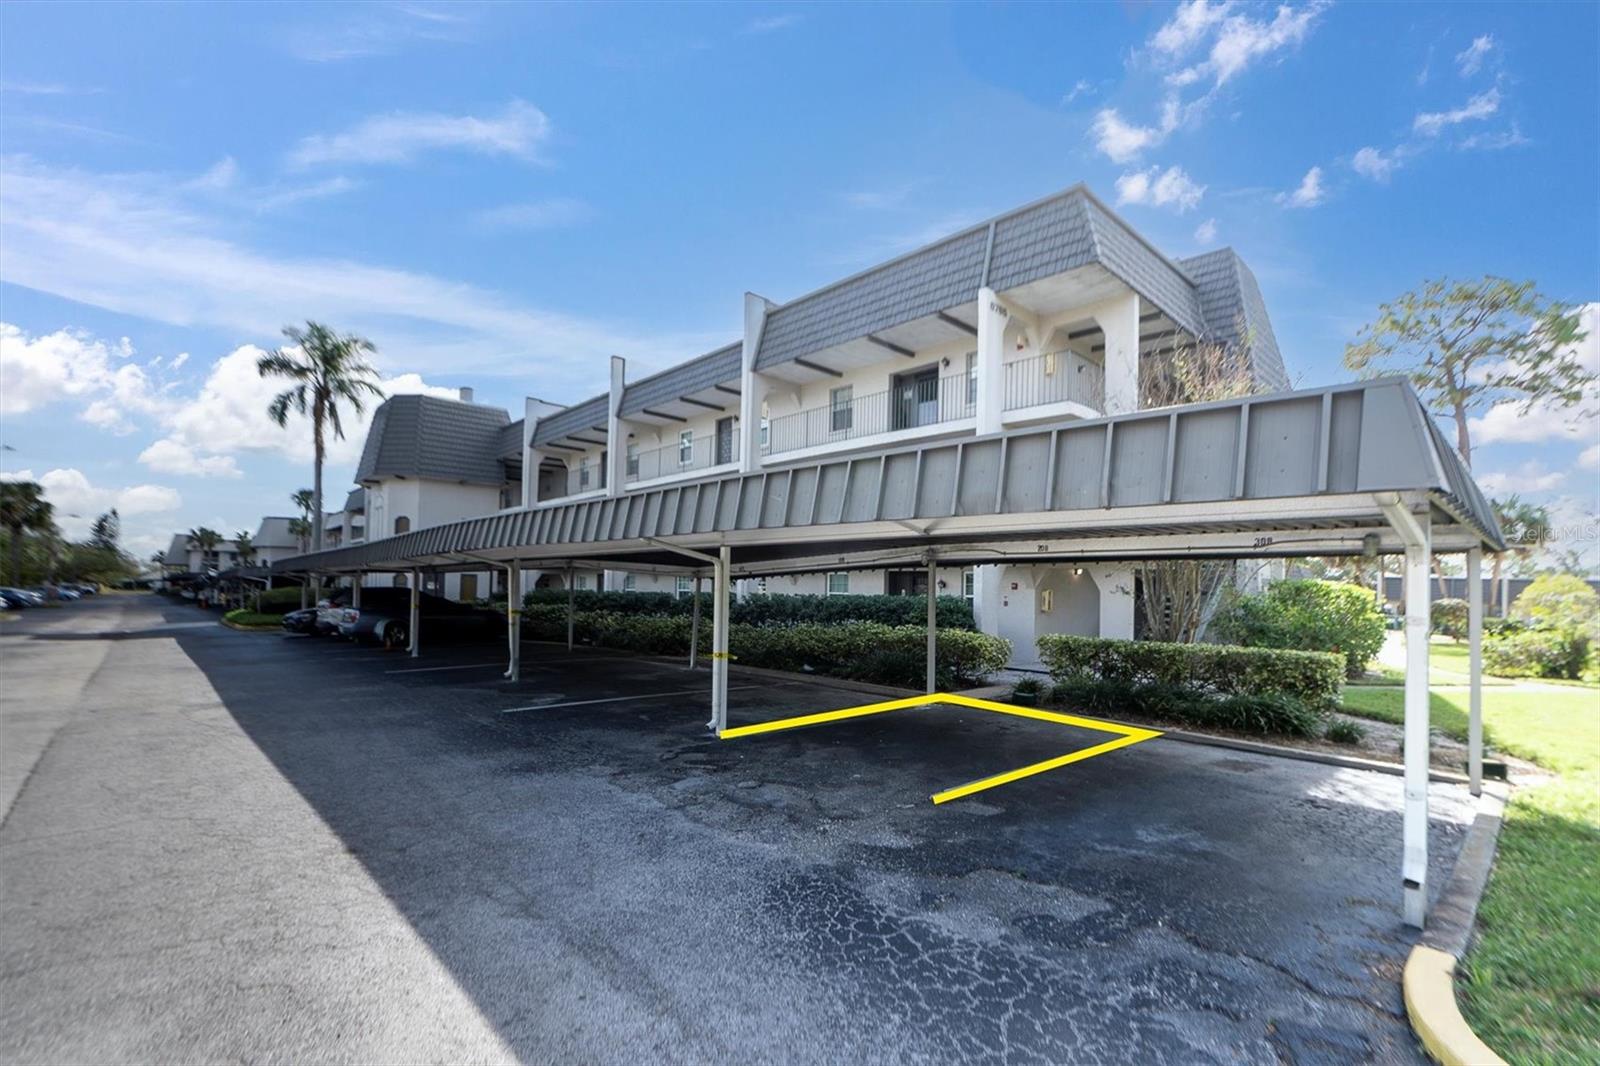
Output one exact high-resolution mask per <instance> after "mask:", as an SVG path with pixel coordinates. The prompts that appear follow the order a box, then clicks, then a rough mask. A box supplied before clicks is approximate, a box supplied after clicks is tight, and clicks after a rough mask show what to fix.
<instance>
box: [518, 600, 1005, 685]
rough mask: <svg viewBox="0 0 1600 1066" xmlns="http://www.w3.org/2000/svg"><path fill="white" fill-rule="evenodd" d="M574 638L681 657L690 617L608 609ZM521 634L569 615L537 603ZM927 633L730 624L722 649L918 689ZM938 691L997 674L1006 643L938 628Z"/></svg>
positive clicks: (547, 635) (549, 631)
mask: <svg viewBox="0 0 1600 1066" xmlns="http://www.w3.org/2000/svg"><path fill="white" fill-rule="evenodd" d="M573 622H574V636H575V637H576V639H577V640H578V642H579V643H581V644H592V645H594V646H596V647H602V648H620V649H624V650H627V651H635V652H639V653H641V654H644V655H687V654H688V652H689V630H690V619H689V617H688V616H686V615H683V614H672V615H640V614H618V613H615V612H611V611H579V612H577V613H576V615H575V616H574V619H573ZM523 627H524V632H525V633H526V634H527V635H528V636H530V637H535V638H538V639H542V640H565V639H566V635H567V611H566V605H565V603H564V602H563V603H562V605H561V606H555V605H552V604H538V605H535V606H531V607H529V608H528V609H527V612H526V613H525V614H524V615H523ZM926 640H927V633H926V631H925V630H924V629H923V627H922V626H888V625H883V624H881V623H878V622H840V623H837V624H832V625H819V624H815V623H800V624H796V625H766V626H753V625H742V624H738V625H736V624H730V625H729V626H728V646H729V650H730V651H731V653H732V654H733V657H734V660H735V661H737V662H739V663H741V664H743V665H745V666H763V667H768V668H770V669H773V670H792V671H797V672H810V673H817V674H826V675H828V676H830V677H842V678H849V679H851V680H855V681H870V682H874V683H877V684H883V685H911V686H920V685H921V684H922V682H923V680H924V677H923V671H924V669H925V664H924V658H923V657H924V654H925V647H926ZM938 641H939V643H938V662H937V667H938V681H939V685H940V687H955V686H970V685H975V684H978V683H980V682H981V681H982V680H983V679H984V678H985V677H986V676H987V675H989V674H991V673H993V672H994V671H996V670H1000V669H1003V668H1004V667H1005V665H1006V663H1007V662H1008V661H1010V658H1011V644H1010V642H1009V641H1005V640H1001V639H1000V638H999V637H991V636H988V635H986V634H983V633H977V632H973V631H971V630H964V629H948V630H944V629H941V630H940V631H939V637H938ZM700 650H701V651H702V652H705V653H707V654H709V653H710V651H711V625H710V620H709V619H702V620H701V626H700Z"/></svg>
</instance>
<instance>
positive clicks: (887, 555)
mask: <svg viewBox="0 0 1600 1066" xmlns="http://www.w3.org/2000/svg"><path fill="white" fill-rule="evenodd" d="M611 492H612V494H611V495H610V496H607V497H605V498H603V499H585V500H582V501H577V502H573V503H561V502H559V501H551V502H549V503H547V504H542V505H540V506H538V507H536V508H534V509H531V510H521V511H510V512H505V513H502V514H498V515H494V516H490V517H486V518H479V519H472V520H468V521H463V522H456V523H451V524H448V525H442V526H436V527H432V528H428V529H422V530H416V531H413V532H410V533H406V534H402V535H399V536H395V537H391V538H387V539H382V540H374V541H369V542H367V543H365V544H361V545H353V546H350V547H346V548H339V549H334V550H330V551H324V552H321V553H316V554H312V555H305V556H299V557H297V558H293V559H286V560H283V561H280V562H278V563H276V564H274V566H273V570H274V572H276V573H301V574H308V575H336V574H345V575H353V576H355V577H356V578H357V587H358V588H359V575H361V574H363V573H367V572H403V573H408V574H410V576H411V580H410V581H409V584H410V587H411V588H412V590H413V592H412V600H411V602H412V619H411V629H410V633H411V651H412V654H413V655H416V654H419V653H420V648H421V641H422V639H423V634H422V633H421V632H420V626H419V623H420V618H419V615H418V604H419V594H418V591H417V590H418V587H419V584H420V577H421V574H422V571H424V570H449V569H463V570H465V569H482V568H483V567H484V566H485V565H486V564H491V565H496V566H504V567H506V569H507V573H508V577H509V580H508V590H509V593H510V603H509V607H510V614H509V627H508V628H509V631H510V633H509V648H510V650H509V666H508V671H507V673H508V676H509V677H511V678H513V679H515V678H516V677H517V676H518V669H519V651H518V648H519V642H520V626H521V619H520V612H519V610H518V607H519V605H520V600H521V591H522V590H521V588H520V574H521V570H522V568H524V567H527V566H536V567H539V568H544V569H554V568H572V567H616V568H626V569H628V570H630V571H637V572H647V571H659V572H673V573H688V574H693V575H695V576H696V577H697V578H699V577H705V576H709V577H710V578H711V582H712V592H713V595H712V604H713V608H712V619H711V626H712V664H711V665H712V669H711V721H710V726H711V728H712V729H713V730H721V729H723V728H725V727H726V726H727V691H728V688H727V686H728V660H729V648H728V594H729V588H730V584H731V581H732V579H733V578H735V577H746V576H749V577H756V576H769V575H781V574H793V573H809V572H816V571H819V570H847V569H878V568H885V567H906V566H914V565H923V566H928V567H930V568H932V567H934V566H938V565H945V566H955V565H961V566H967V565H985V564H993V563H1004V562H1011V561H1023V560H1026V561H1027V562H1029V563H1050V562H1062V563H1073V562H1114V561H1119V560H1122V561H1143V560H1154V559H1261V558H1273V557H1303V556H1358V555H1359V556H1367V557H1371V556H1376V555H1380V554H1403V555H1404V557H1405V561H1406V563H1405V575H1406V576H1405V588H1406V596H1405V600H1406V634H1407V649H1408V652H1407V671H1406V694H1405V727H1404V729H1405V797H1406V804H1405V815H1404V858H1403V863H1402V871H1401V873H1402V882H1403V898H1404V912H1405V917H1406V920H1407V921H1408V922H1410V923H1411V924H1413V925H1417V926H1421V925H1422V923H1423V920H1424V917H1425V912H1426V907H1427V884H1426V880H1427V802H1428V800H1427V783H1428V636H1429V630H1430V624H1431V622H1430V593H1429V559H1430V556H1431V555H1433V554H1441V553H1464V554H1465V555H1466V557H1467V575H1468V587H1469V589H1470V590H1471V598H1470V601H1469V605H1470V626H1469V641H1470V648H1471V657H1472V659H1471V661H1472V696H1471V705H1470V706H1471V713H1470V778H1471V788H1472V791H1473V792H1474V793H1476V792H1477V791H1479V789H1480V786H1481V769H1482V748H1483V745H1482V715H1481V694H1480V691H1479V684H1480V678H1479V674H1480V662H1481V633H1482V607H1483V605H1482V595H1481V582H1480V580H1479V578H1480V575H1481V572H1482V558H1483V552H1484V551H1485V550H1486V549H1487V550H1489V551H1492V552H1498V551H1502V550H1503V549H1504V547H1505V545H1504V541H1503V540H1502V538H1501V535H1500V531H1499V528H1498V526H1497V524H1496V522H1495V519H1494V515H1493V511H1492V510H1491V508H1490V507H1489V504H1488V501H1487V500H1486V499H1485V497H1484V496H1483V494H1482V492H1481V491H1480V490H1479V489H1478V487H1477V486H1476V485H1475V484H1474V483H1473V482H1472V480H1471V477H1470V476H1469V474H1468V473H1467V470H1466V468H1465V465H1464V464H1463V463H1462V462H1461V460H1460V458H1459V457H1458V456H1457V455H1456V454H1455V452H1454V451H1453V450H1452V449H1451V448H1450V447H1449V445H1448V443H1447V442H1446V440H1445V438H1444V437H1443V435H1442V434H1441V433H1440V432H1439V429H1438V427H1437V426H1435V425H1434V424H1433V422H1432V420H1431V419H1430V418H1429V417H1428V415H1427V413H1426V411H1425V410H1424V408H1423V406H1422V403H1421V401H1420V399H1419V398H1418V397H1417V395H1416V393H1415V392H1414V390H1413V389H1412V388H1411V386H1410V385H1409V384H1408V383H1407V382H1405V381H1404V380H1402V379H1378V380H1372V381H1365V382H1358V383H1352V384H1346V385H1338V386H1333V387H1330V388H1324V389H1316V390H1306V391H1298V392H1289V393H1279V394H1274V395H1269V396H1255V397H1247V398H1242V399H1234V400H1226V401H1219V402H1215V403H1207V404H1192V405H1184V406H1179V407H1170V408H1162V409H1155V410H1145V411H1139V412H1135V413H1131V414H1124V415H1117V416H1113V417H1108V418H1101V419H1094V420H1085V421H1064V422H1060V423H1057V424H1053V425H1044V426H1033V427H1029V428H1027V429H1022V430H1013V431H1010V432H1004V433H998V434H990V435H984V436H975V437H974V436H968V437H962V438H957V439H944V440H933V441H928V442H920V443H916V444H905V445H900V446H894V447H879V448H872V447H870V446H868V447H864V448H863V449H862V450H860V451H856V452H852V453H849V454H844V455H836V456H829V457H827V458H826V459H821V460H811V461H800V462H796V463H793V464H789V465H784V464H773V465H769V466H766V467H765V468H763V469H761V470H760V471H758V472H755V473H747V474H728V475H724V476H720V477H711V478H704V479H692V480H684V481H682V482H678V483H674V484H670V485H665V486H659V487H656V488H652V489H648V490H644V491H639V492H632V493H629V492H625V491H623V490H622V489H621V487H619V486H612V487H611ZM567 585H568V588H569V589H570V588H571V582H570V581H569V582H568V583H567ZM935 585H936V582H934V581H931V580H930V582H929V602H928V645H927V647H928V669H927V678H928V687H929V691H930V692H931V691H932V690H933V678H934V665H935V661H934V655H935V627H934V614H933V602H934V601H933V596H934V594H935V593H934V588H935ZM697 602H698V601H697ZM570 605H571V598H570V594H569V614H568V618H569V626H568V634H569V635H568V640H569V643H570V641H571V622H570V619H571V606H570Z"/></svg>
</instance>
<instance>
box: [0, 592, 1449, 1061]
mask: <svg viewBox="0 0 1600 1066" xmlns="http://www.w3.org/2000/svg"><path fill="white" fill-rule="evenodd" d="M209 617H213V616H206V615H203V614H201V613H200V612H198V611H197V610H195V609H194V608H192V607H186V606H177V605H173V604H169V603H168V602H166V601H164V600H161V599H159V598H157V597H154V596H150V597H143V596H140V597H116V598H111V597H103V598H101V599H100V600H98V601H94V602H87V603H84V604H81V605H75V606H74V608H71V609H67V608H64V609H61V610H59V611H51V612H44V611H40V612H38V614H37V615H36V616H31V617H28V618H24V619H12V620H8V621H7V622H6V624H5V627H4V628H3V629H0V658H3V661H4V670H5V674H6V683H5V685H4V690H5V693H4V696H3V698H0V710H3V712H4V715H5V719H4V720H5V729H6V733H7V735H8V736H9V737H12V738H14V739H17V740H20V745H11V747H12V748H13V752H14V753H13V755H11V756H9V757H8V759H9V761H8V762H7V763H6V764H5V766H4V769H5V773H6V776H5V782H6V785H7V787H6V790H5V792H4V794H3V795H0V798H4V796H10V795H12V794H14V799H13V800H12V801H11V802H10V803H9V809H8V811H7V813H6V816H5V820H4V823H3V825H0V889H3V891H0V916H3V920H0V1058H3V1059H4V1060H5V1061H8V1062H24V1061H27V1062H39V1061H140V1060H148V1059H162V1060H174V1059H183V1060H216V1059H229V1060H257V1059H273V1060H287V1059H313V1060H319V1061H378V1060H382V1061H418V1060H423V1059H430V1060H438V1059H449V1060H464V1059H470V1060H512V1059H520V1060H532V1061H572V1060H584V1061H601V1062H637V1061H696V1062H701V1061H711V1060H718V1061H722V1060H726V1061H739V1062H753V1061H759V1062H785V1063H792V1062H809V1061H819V1060H825V1059H827V1060H849V1061H861V1060H881V1061H895V1062H916V1061H950V1060H952V1059H970V1060H978V1061H992V1062H1035V1061H1053V1062H1061V1061H1072V1062H1147V1061H1151V1060H1154V1059H1161V1060H1166V1061H1180V1062H1185V1063H1197V1062H1262V1063H1268V1062H1271V1063H1277V1062H1285V1061H1289V1062H1352V1061H1383V1062H1395V1061H1401V1062H1405V1061H1419V1062H1420V1061H1422V1059H1421V1055H1420V1052H1419V1050H1418V1049H1417V1046H1416V1045H1415V1043H1414V1041H1413V1038H1412V1037H1411V1035H1410V1032H1409V1029H1408V1028H1407V1025H1406V1023H1405V1019H1404V1014H1403V1008H1402V1005H1401V1001H1400V994H1399V989H1398V984H1397V979H1398V975H1399V971H1400V967H1401V964H1402V961H1403V959H1404V957H1405V953H1406V951H1407V950H1408V948H1409V946H1410V944H1411V943H1412V937H1411V936H1410V935H1409V934H1408V933H1407V931H1406V930H1405V929H1404V928H1403V927H1402V926H1401V924H1400V916H1399V884H1398V878H1399V872H1398V871H1399V851H1400V816H1399V806H1400V801H1401V785H1400V780H1399V778H1396V777H1390V776H1385V775H1377V774H1370V773H1365V772H1361V771H1353V770H1343V769H1337V768H1333V767H1328V766H1321V765H1317V764H1312V763H1306V762H1300V761H1290V760H1281V759H1275V758H1269V757H1263V756H1256V755H1250V754H1244V753H1240V752H1234V751H1226V750H1222V749H1212V748H1205V747H1199V746H1194V745H1186V744H1180V743H1176V742H1173V741H1166V740H1159V739H1158V740H1154V741H1150V742H1147V743H1144V744H1140V745H1137V746H1135V747H1132V748H1127V749H1123V750H1121V751H1117V752H1114V753H1111V754H1109V755H1106V756H1102V757H1099V758H1095V759H1090V760H1088V761H1086V762H1082V763H1078V764H1074V765H1072V766H1070V767H1066V768H1063V769H1061V770H1058V771H1054V772H1051V773H1047V774H1043V775H1040V776H1037V777H1033V778H1029V779H1026V780H1023V781H1019V782H1015V783H1012V784H1008V785H1005V786H1003V787H1001V788H998V789H995V790H993V791H990V792H986V793H983V794H982V795H980V796H976V797H972V798H968V799H963V800H958V801H955V802H951V803H948V804H944V805H941V806H937V807H936V806H934V805H933V804H932V803H930V802H929V799H928V797H929V794H930V793H932V792H934V791H936V790H938V789H939V788H942V787H947V786H950V785H954V784H959V783H961V782H964V781H968V780H972V779H974V778H978V777H983V776H986V775H988V774H991V773H994V772H997V771H1000V770H1005V769H1010V768H1013V767H1017V766H1021V765H1024V764H1026V763H1030V762H1034V761H1038V760H1040V759H1044V758H1048V757H1050V756H1053V755H1058V754H1061V753H1063V752H1065V751H1067V750H1071V749H1072V748H1074V747H1076V746H1081V745H1086V744H1089V743H1094V742H1097V741H1099V740H1103V739H1105V737H1104V736H1103V735H1100V734H1094V733H1087V732H1080V731H1076V730H1071V729H1067V728H1064V727H1062V726H1059V725H1053V724H1049V723H1040V722H1031V721H1026V720H1020V719H1015V720H1014V719H1009V718H1004V717H1001V716H997V715H993V714H988V713H984V712H981V711H968V710H962V709H957V708H939V709H932V710H926V711H912V712H897V713H895V714H890V715H886V716H880V717H873V718H867V719H861V720H857V721H852V722H845V723H837V724H831V725H828V726H824V727H819V728H816V729H809V730H797V731H792V732H784V733H777V734H772V735H768V736H761V737H753V738H747V739H741V740H737V741H718V740H716V739H713V738H711V737H710V736H709V735H708V734H707V733H706V731H705V725H704V723H705V720H706V718H707V716H708V697H707V691H708V685H709V682H708V678H707V674H706V673H705V672H704V671H699V672H697V673H694V674H691V673H689V672H687V671H686V670H685V669H684V668H683V667H682V666H681V665H679V664H674V663H664V662H659V661H639V660H631V659H629V658H626V657H623V656H619V655H615V654H611V653H605V652H598V651H583V650H580V651H579V652H577V653H575V654H570V655H569V654H568V653H567V651H566V650H565V648H560V647H553V646H549V645H538V644H529V645H527V646H526V649H525V652H524V656H525V658H524V672H523V680H522V681H521V682H520V683H518V684H515V685H512V684H510V683H507V682H505V681H504V680H503V679H502V678H501V676H500V672H501V670H502V669H503V668H504V663H503V661H502V659H503V646H501V645H496V646H493V647H490V648H482V647H478V648H472V647H457V648H445V647H439V646H429V645H428V644H427V638H426V635H425V636H424V655H423V657H422V658H421V659H419V660H411V659H408V658H406V657H404V656H403V655H399V654H391V653H384V652H381V651H376V650H367V649H357V648H351V647H349V646H345V645H340V644H336V643H333V642H322V641H314V640H311V639H308V638H288V637H282V636H279V635H276V634H267V635H260V634H245V633H237V632H233V631H230V630H226V629H223V628H221V627H220V626H216V625H212V624H198V623H202V622H206V621H207V620H208V618H209ZM732 684H733V690H732V692H731V705H732V706H731V713H730V723H731V724H739V723H743V722H750V721H757V720H763V719H769V718H777V717H782V716H786V715H791V714H801V713H807V712H811V711H819V710H828V709H833V708H836V707H843V706H848V705H851V704H854V703H861V702H868V701H870V700H872V699H876V698H881V697H877V696H874V695H869V694H863V693H861V692H859V691H853V690H851V689H850V688H849V687H848V686H843V685H835V684H831V683H830V684H827V685H824V684H820V683H813V682H810V681H805V680H794V681H788V680H785V681H774V680H772V679H770V678H767V677H756V676H753V675H749V674H742V673H741V672H740V671H738V670H735V671H734V672H733V677H732ZM1075 734H1076V735H1075ZM23 763H27V765H26V767H25V769H23V770H18V767H19V766H21V765H22V764H23ZM1471 810H1472V808H1471V806H1470V804H1469V803H1468V801H1467V796H1466V795H1465V790H1464V789H1460V788H1456V787H1454V786H1447V785H1436V786H1434V791H1433V801H1432V815H1433V819H1434V820H1433V824H1432V827H1431V849H1432V855H1433V857H1434V867H1433V870H1432V873H1431V884H1432V886H1433V888H1434V890H1435V891H1437V890H1438V888H1439V886H1441V885H1442V884H1444V882H1445V881H1446V880H1447V875H1448V872H1449V866H1450V863H1451V861H1452V859H1453V856H1454V854H1455V851H1456V849H1457V848H1458V846H1459V843H1460V840H1461V836H1462V834H1463V833H1464V830H1465V826H1466V824H1467V822H1468V821H1469V820H1470V816H1471Z"/></svg>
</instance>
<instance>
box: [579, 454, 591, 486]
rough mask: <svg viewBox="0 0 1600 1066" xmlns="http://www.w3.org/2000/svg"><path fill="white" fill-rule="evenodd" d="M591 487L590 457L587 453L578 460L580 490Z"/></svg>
mask: <svg viewBox="0 0 1600 1066" xmlns="http://www.w3.org/2000/svg"><path fill="white" fill-rule="evenodd" d="M588 487H589V457H588V456H587V455H586V456H584V457H583V458H582V459H579V460H578V491H579V492H582V491H583V490H584V489H586V488H588Z"/></svg>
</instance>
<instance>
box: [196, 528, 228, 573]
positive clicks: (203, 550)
mask: <svg viewBox="0 0 1600 1066" xmlns="http://www.w3.org/2000/svg"><path fill="white" fill-rule="evenodd" d="M221 543H222V534H221V533H218V532H217V531H216V530H214V529H207V528H206V527H205V526H199V527H196V528H195V529H191V530H189V547H191V548H198V549H200V566H201V568H202V569H203V568H204V567H206V566H214V565H216V558H215V556H216V552H217V545H218V544H221Z"/></svg>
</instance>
